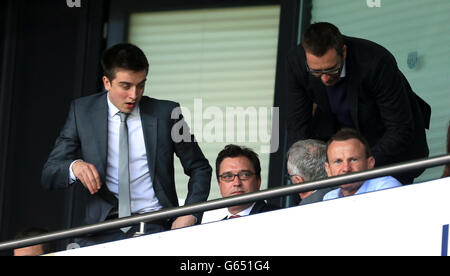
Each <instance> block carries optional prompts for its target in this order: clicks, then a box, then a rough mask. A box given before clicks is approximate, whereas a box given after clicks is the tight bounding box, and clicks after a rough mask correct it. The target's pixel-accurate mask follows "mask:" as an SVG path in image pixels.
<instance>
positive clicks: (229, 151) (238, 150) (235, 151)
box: [216, 144, 261, 180]
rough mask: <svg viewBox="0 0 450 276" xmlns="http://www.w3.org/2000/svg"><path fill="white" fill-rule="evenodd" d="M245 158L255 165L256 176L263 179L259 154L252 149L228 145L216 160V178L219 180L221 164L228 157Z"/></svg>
mask: <svg viewBox="0 0 450 276" xmlns="http://www.w3.org/2000/svg"><path fill="white" fill-rule="evenodd" d="M239 156H244V157H247V158H248V159H249V160H250V162H251V163H252V165H253V168H254V169H255V175H256V177H258V178H261V165H260V163H259V158H258V154H256V153H255V152H254V151H253V150H252V149H250V148H246V147H241V146H237V145H232V144H229V145H226V146H225V148H224V149H223V150H222V151H220V152H219V154H218V155H217V159H216V177H217V180H219V171H220V164H221V163H222V161H223V160H224V159H225V158H227V157H239Z"/></svg>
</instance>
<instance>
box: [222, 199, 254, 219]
mask: <svg viewBox="0 0 450 276" xmlns="http://www.w3.org/2000/svg"><path fill="white" fill-rule="evenodd" d="M255 204H256V202H254V203H253V204H252V205H250V206H249V207H248V208H246V209H244V210H242V211H240V212H239V213H237V214H232V213H230V211H228V216H227V218H230V217H232V216H240V217H244V216H248V215H250V212H251V211H252V209H253V206H255Z"/></svg>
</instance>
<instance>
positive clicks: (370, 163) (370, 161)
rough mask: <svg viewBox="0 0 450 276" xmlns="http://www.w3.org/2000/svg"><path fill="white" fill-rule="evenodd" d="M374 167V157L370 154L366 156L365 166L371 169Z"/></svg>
mask: <svg viewBox="0 0 450 276" xmlns="http://www.w3.org/2000/svg"><path fill="white" fill-rule="evenodd" d="M374 167H375V158H374V157H373V156H370V157H369V158H367V168H368V169H373V168H374Z"/></svg>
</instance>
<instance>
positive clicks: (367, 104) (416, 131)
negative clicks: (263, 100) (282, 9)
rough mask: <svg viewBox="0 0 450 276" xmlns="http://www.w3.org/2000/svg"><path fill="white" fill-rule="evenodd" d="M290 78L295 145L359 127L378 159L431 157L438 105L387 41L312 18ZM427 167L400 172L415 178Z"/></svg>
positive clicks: (403, 178)
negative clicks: (430, 131) (424, 95)
mask: <svg viewBox="0 0 450 276" xmlns="http://www.w3.org/2000/svg"><path fill="white" fill-rule="evenodd" d="M287 80H288V82H287V87H288V93H287V94H288V101H287V102H288V103H287V105H288V122H287V125H288V126H287V128H288V144H289V145H291V144H292V143H294V142H295V141H297V140H304V139H319V140H323V141H327V140H328V139H329V138H330V137H331V136H332V135H333V134H334V133H336V132H337V131H338V130H339V129H341V128H352V129H356V130H358V131H359V132H360V133H361V134H362V135H363V136H364V137H366V139H367V140H368V142H369V145H370V147H371V151H372V153H373V156H374V157H375V159H376V161H377V163H376V164H377V166H383V165H388V164H393V163H398V162H402V161H407V160H413V159H418V158H423V157H427V156H428V154H429V150H428V145H427V141H426V136H425V128H428V127H429V120H430V115H431V108H430V106H429V105H428V104H427V103H426V102H424V101H423V100H422V99H421V98H419V97H418V96H417V95H416V94H415V93H414V92H413V91H412V89H411V87H410V85H409V83H408V81H407V80H406V78H405V76H404V75H403V74H402V73H401V72H400V70H399V69H398V67H397V63H396V61H395V58H394V57H393V55H392V54H391V53H390V52H389V51H387V50H386V49H385V48H383V47H382V46H380V45H378V44H376V43H374V42H371V41H368V40H364V39H359V38H354V37H347V36H343V35H341V33H340V31H339V29H338V28H337V27H336V26H334V25H332V24H330V23H326V22H320V23H315V24H312V25H311V26H310V27H308V29H307V30H306V31H305V32H304V34H303V36H302V44H301V45H299V46H298V47H297V48H295V49H294V50H293V51H292V52H290V54H289V56H288V58H287ZM422 172H423V170H418V171H411V172H407V173H404V174H401V175H395V177H396V178H397V179H398V180H399V181H400V182H402V183H403V184H409V183H412V182H413V180H414V178H415V177H417V176H419V175H420V174H421V173H422Z"/></svg>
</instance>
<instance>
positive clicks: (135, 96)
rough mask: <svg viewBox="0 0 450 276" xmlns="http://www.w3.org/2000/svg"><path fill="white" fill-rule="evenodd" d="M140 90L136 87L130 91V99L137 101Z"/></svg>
mask: <svg viewBox="0 0 450 276" xmlns="http://www.w3.org/2000/svg"><path fill="white" fill-rule="evenodd" d="M137 94H138V90H137V87H136V86H133V87H131V88H130V90H129V91H128V97H129V98H131V99H133V100H135V99H136V98H137Z"/></svg>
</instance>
